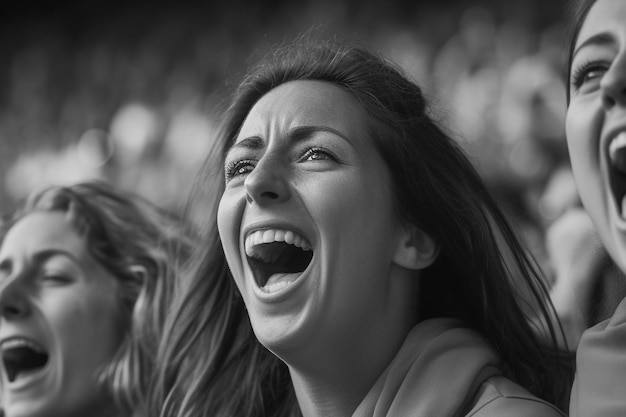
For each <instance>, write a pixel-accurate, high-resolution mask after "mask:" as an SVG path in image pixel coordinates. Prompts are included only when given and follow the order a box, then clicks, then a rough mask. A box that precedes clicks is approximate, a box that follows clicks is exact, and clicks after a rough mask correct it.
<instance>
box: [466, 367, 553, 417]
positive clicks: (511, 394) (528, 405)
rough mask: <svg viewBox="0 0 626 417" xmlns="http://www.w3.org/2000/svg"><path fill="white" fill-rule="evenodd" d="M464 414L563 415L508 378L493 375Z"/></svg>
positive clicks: (473, 416) (482, 416)
mask: <svg viewBox="0 0 626 417" xmlns="http://www.w3.org/2000/svg"><path fill="white" fill-rule="evenodd" d="M465 416H466V417H499V416H508V417H531V416H532V417H565V414H563V413H562V412H561V411H559V409H558V408H557V407H556V406H554V405H552V404H550V403H548V402H547V401H544V400H542V399H540V398H537V397H535V396H534V395H532V394H531V393H530V392H528V391H527V390H526V389H525V388H523V387H521V386H520V385H518V384H516V383H515V382H513V381H511V380H510V379H508V378H505V377H503V376H495V377H492V378H489V379H488V380H487V381H485V382H484V383H483V384H482V385H481V386H480V387H479V389H478V392H477V393H476V396H475V397H474V401H473V403H472V406H471V409H470V411H469V412H468V413H467V414H466V415H465Z"/></svg>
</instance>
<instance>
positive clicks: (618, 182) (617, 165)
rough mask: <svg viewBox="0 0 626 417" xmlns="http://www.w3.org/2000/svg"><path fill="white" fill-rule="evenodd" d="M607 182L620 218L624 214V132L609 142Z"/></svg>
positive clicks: (625, 154) (625, 183) (625, 156)
mask: <svg viewBox="0 0 626 417" xmlns="http://www.w3.org/2000/svg"><path fill="white" fill-rule="evenodd" d="M609 161H610V169H609V184H610V187H611V191H612V193H613V197H614V198H615V202H616V204H617V211H618V213H620V216H621V217H622V218H624V217H625V214H626V199H625V198H624V197H625V196H626V132H622V133H620V134H619V135H617V136H616V137H615V138H613V140H612V141H611V143H610V144H609Z"/></svg>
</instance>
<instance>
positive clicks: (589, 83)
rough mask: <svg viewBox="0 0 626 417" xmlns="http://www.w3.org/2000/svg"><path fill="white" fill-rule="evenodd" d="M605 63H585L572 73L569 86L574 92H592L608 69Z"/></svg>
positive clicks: (608, 64)
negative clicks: (570, 85)
mask: <svg viewBox="0 0 626 417" xmlns="http://www.w3.org/2000/svg"><path fill="white" fill-rule="evenodd" d="M609 66H610V63H607V62H596V61H594V62H586V63H584V64H582V65H580V66H579V67H578V68H576V69H575V70H574V71H573V72H572V79H571V84H572V87H573V88H574V90H576V91H578V90H581V89H582V91H583V92H588V91H592V90H594V89H595V88H597V87H598V86H599V84H600V81H601V80H602V77H603V76H604V73H605V72H606V71H607V69H608V68H609Z"/></svg>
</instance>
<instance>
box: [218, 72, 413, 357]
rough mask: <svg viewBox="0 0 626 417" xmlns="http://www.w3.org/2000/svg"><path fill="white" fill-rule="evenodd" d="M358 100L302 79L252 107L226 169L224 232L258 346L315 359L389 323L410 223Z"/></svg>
mask: <svg viewBox="0 0 626 417" xmlns="http://www.w3.org/2000/svg"><path fill="white" fill-rule="evenodd" d="M367 122H368V117H367V116H366V114H365V113H364V111H363V110H362V108H361V107H360V105H359V103H358V101H357V100H356V99H355V98H354V97H353V96H351V95H350V94H348V93H347V92H345V91H344V90H343V89H341V88H340V87H338V86H336V85H334V84H331V83H327V82H322V81H293V82H289V83H286V84H283V85H280V86H279V87H277V88H275V89H273V90H271V91H270V92H269V93H267V94H266V95H265V96H263V97H262V98H261V99H260V100H259V101H258V102H257V103H256V104H255V106H254V107H253V108H252V110H251V111H250V113H249V114H248V116H247V118H246V120H245V122H244V123H243V125H242V128H241V131H240V132H239V135H238V137H237V138H236V141H235V144H234V145H233V146H232V147H231V148H230V150H229V151H228V153H227V156H226V161H225V170H226V190H225V192H224V194H223V196H222V199H221V202H220V206H219V212H218V226H219V232H220V236H221V239H222V244H223V247H224V251H225V254H226V258H227V260H228V264H229V266H230V269H231V271H232V274H233V276H234V279H235V281H236V284H237V286H238V288H239V290H240V292H241V294H242V297H243V300H244V302H245V304H246V307H247V310H248V313H249V315H250V319H251V323H252V326H253V328H254V331H255V333H256V335H257V337H258V338H259V340H260V341H261V342H262V343H263V344H264V345H265V346H267V347H268V348H270V349H272V350H274V351H275V353H276V350H280V351H281V352H284V351H285V350H287V351H288V350H289V349H301V348H303V347H306V348H310V349H315V347H318V348H319V347H320V345H322V344H324V343H327V342H328V341H335V340H339V339H346V338H351V337H353V338H354V340H357V339H358V338H359V337H361V336H362V335H363V334H365V333H367V331H368V328H369V327H370V326H371V327H375V325H376V323H380V320H382V319H383V318H384V317H385V316H386V314H387V313H388V310H389V309H390V308H392V307H390V304H393V303H390V302H389V300H388V298H387V296H388V295H389V293H390V291H389V285H390V281H392V280H391V279H390V278H389V276H390V274H391V271H392V270H393V269H394V263H393V259H392V258H393V253H394V250H395V248H396V247H397V242H398V241H399V239H400V237H399V236H400V229H401V227H400V225H399V222H398V221H397V218H396V216H395V215H394V210H393V208H392V197H391V184H390V176H389V171H388V168H387V166H386V164H385V163H384V161H383V159H382V158H381V156H380V154H379V152H378V151H377V149H376V147H375V144H374V141H373V139H372V138H371V135H370V132H369V131H368V129H367V127H366V126H367Z"/></svg>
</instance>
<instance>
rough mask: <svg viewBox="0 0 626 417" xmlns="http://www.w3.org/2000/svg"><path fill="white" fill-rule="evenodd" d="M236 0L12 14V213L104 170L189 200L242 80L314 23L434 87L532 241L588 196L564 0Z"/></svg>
mask: <svg viewBox="0 0 626 417" xmlns="http://www.w3.org/2000/svg"><path fill="white" fill-rule="evenodd" d="M225 3H226V2H220V5H219V6H218V5H211V6H204V7H201V6H199V5H196V6H194V7H157V6H155V5H150V4H145V5H142V4H141V3H137V4H133V5H132V6H127V7H124V8H123V9H122V8H121V6H118V7H117V8H115V7H114V8H112V9H107V8H105V7H103V6H102V5H100V9H98V8H97V7H96V9H95V10H93V11H91V12H90V13H91V17H86V16H87V13H86V11H85V10H82V11H81V10H79V11H76V12H75V13H69V14H68V15H67V16H65V15H64V14H54V13H45V14H42V15H35V16H30V15H21V16H20V17H21V19H16V20H15V21H11V22H5V23H6V24H3V25H2V32H0V52H1V54H2V57H3V59H2V61H3V63H2V65H0V210H1V211H2V212H7V211H9V210H11V209H12V208H13V207H14V205H15V203H16V202H17V201H18V200H19V199H21V198H23V197H24V196H26V195H27V194H28V193H29V192H30V191H32V190H33V189H34V188H37V187H40V186H42V185H45V184H49V183H72V182H75V181H77V180H83V179H89V178H100V179H105V180H108V181H110V182H112V183H113V184H115V185H116V186H118V187H120V188H122V189H128V190H133V191H137V192H139V193H140V194H143V195H144V196H146V197H147V198H149V199H150V200H153V201H155V202H157V203H158V204H160V205H163V206H165V207H167V208H169V209H174V210H179V209H182V208H183V207H184V205H185V203H186V196H187V195H188V192H189V189H190V187H191V186H192V183H193V179H194V174H195V172H196V170H197V167H198V166H199V164H200V162H201V161H202V159H203V157H204V156H205V155H206V154H207V152H209V150H210V147H211V143H212V142H211V140H212V139H211V138H212V133H213V131H214V129H215V128H216V126H217V123H218V120H217V118H218V115H219V111H220V110H221V109H222V108H223V106H224V103H223V97H225V94H224V93H225V92H227V90H228V87H229V85H230V84H229V80H234V81H236V77H237V75H238V74H240V73H241V72H242V71H243V70H244V69H245V67H246V65H247V64H248V63H249V62H252V61H253V60H254V59H249V58H250V57H254V56H255V55H258V54H260V53H262V51H263V49H264V47H266V46H268V45H270V44H274V43H276V42H279V41H281V40H283V39H290V38H292V37H293V36H295V35H297V34H298V33H301V32H302V31H303V30H305V29H306V28H310V27H312V26H314V27H316V30H319V31H320V32H324V33H334V34H339V35H349V36H357V37H359V38H361V39H363V40H364V41H365V42H366V43H369V44H370V45H373V46H374V49H377V50H380V51H381V52H382V53H383V54H384V55H386V56H388V57H389V58H390V59H392V60H394V61H396V62H398V63H399V64H400V65H401V66H402V67H403V68H404V69H405V70H406V71H407V72H408V73H409V74H410V75H411V76H412V77H413V78H415V80H416V81H418V82H419V83H420V84H421V85H422V86H423V87H424V89H425V91H426V92H427V94H428V96H429V97H430V99H431V101H432V102H434V103H435V106H434V107H433V109H432V113H433V115H434V116H435V117H436V118H437V119H438V120H439V121H440V122H441V124H442V125H443V126H446V128H448V129H450V130H451V133H452V134H453V135H454V136H455V137H457V138H458V140H459V141H460V142H461V143H462V144H463V146H464V147H465V149H466V150H467V152H468V153H469V154H470V155H471V156H472V157H473V158H474V160H475V161H476V164H477V166H478V168H479V169H480V172H481V173H482V174H483V176H484V178H485V179H486V181H487V182H488V184H489V186H490V187H491V189H492V190H493V192H494V193H495V194H496V196H497V197H498V198H499V200H500V201H501V202H502V203H503V204H504V205H505V207H506V208H507V210H508V211H509V212H510V213H511V215H512V216H513V217H514V219H515V220H516V221H517V222H518V223H519V224H520V227H521V228H522V230H523V231H524V233H525V235H526V237H527V239H528V240H529V241H530V242H531V247H535V248H542V247H543V245H542V244H541V242H542V241H543V232H544V230H545V227H546V225H547V224H549V223H550V222H551V221H552V220H553V219H555V218H556V217H558V215H559V214H560V213H562V212H563V211H564V210H565V209H566V208H567V207H571V206H573V205H576V204H578V196H577V194H576V190H575V186H574V183H573V179H572V176H571V173H570V170H569V166H568V162H567V150H566V147H565V141H564V132H563V125H564V120H563V119H564V114H565V86H564V81H563V68H564V63H563V59H564V56H565V50H564V49H565V47H564V45H565V28H564V27H563V24H562V21H561V19H560V17H559V16H558V15H556V16H552V15H550V14H549V13H548V11H549V10H550V8H549V7H547V6H546V5H547V4H550V3H549V2H548V3H546V2H542V6H541V8H542V10H543V11H544V12H546V13H545V14H532V13H533V9H532V6H533V5H535V8H537V7H539V6H537V4H538V2H511V3H510V4H509V5H508V6H509V8H512V10H513V12H509V13H508V14H503V13H502V9H500V10H499V9H498V8H496V7H494V6H493V4H492V3H489V2H480V3H476V4H475V5H472V4H471V3H467V2H454V1H450V2H441V3H439V4H438V5H436V3H435V2H432V4H431V5H428V3H426V5H421V6H416V5H413V6H411V7H409V6H407V4H409V3H408V2H407V3H405V4H404V5H402V4H401V3H399V4H400V6H397V7H395V8H394V7H391V6H388V7H387V8H383V9H381V8H379V7H376V6H375V5H371V4H370V3H371V2H365V3H362V2H349V1H347V2H332V1H320V2H313V1H309V2H305V3H304V4H303V5H302V4H300V5H296V4H294V3H291V2H283V3H281V2H274V4H273V7H272V6H267V5H265V4H263V5H262V4H260V3H259V2H241V4H239V3H238V2H233V3H232V4H225ZM418 3H419V2H418ZM552 3H553V7H554V9H555V10H561V11H562V8H563V4H562V2H557V1H556V0H555V1H553V2H552ZM96 4H99V3H96ZM494 4H495V3H494ZM516 4H517V5H518V9H519V10H530V11H528V12H527V13H526V15H524V14H523V13H519V12H518V11H517V9H515V5H516ZM524 5H525V6H524ZM524 7H526V8H524ZM520 8H521V9H520ZM244 10H245V12H244ZM535 11H536V10H535ZM98 14H99V15H98ZM81 19H82V20H81ZM533 243H536V244H533ZM536 255H537V256H538V257H539V258H540V260H541V258H542V256H543V251H542V249H539V250H538V251H537V254H536Z"/></svg>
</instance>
